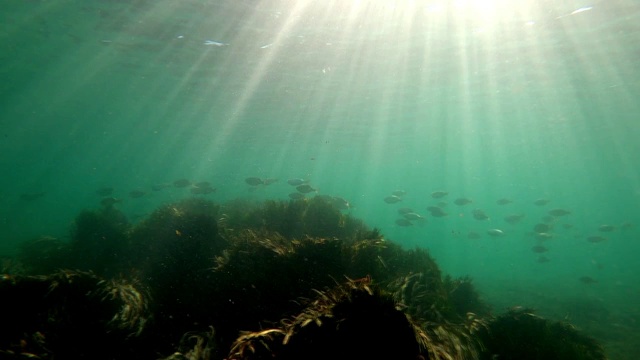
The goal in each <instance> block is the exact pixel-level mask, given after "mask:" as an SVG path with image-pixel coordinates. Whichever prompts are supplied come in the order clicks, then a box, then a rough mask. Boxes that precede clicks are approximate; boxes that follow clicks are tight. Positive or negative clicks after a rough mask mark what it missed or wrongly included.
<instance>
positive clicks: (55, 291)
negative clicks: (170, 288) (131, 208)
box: [0, 270, 151, 359]
mask: <svg viewBox="0 0 640 360" xmlns="http://www.w3.org/2000/svg"><path fill="white" fill-rule="evenodd" d="M0 299H2V304H3V306H2V307H1V308H0V324H2V326H0V358H2V359H27V358H30V359H54V358H56V359H58V358H61V359H78V358H87V359H113V358H126V357H127V355H128V352H127V351H124V352H123V350H125V349H132V348H133V349H135V348H138V347H139V344H138V343H137V342H136V338H137V337H138V336H139V335H141V334H142V332H143V331H144V330H145V327H146V325H147V323H148V320H149V318H150V316H151V313H150V312H149V309H148V306H147V304H148V302H149V296H148V294H147V293H146V292H145V291H144V289H143V288H141V287H140V286H139V285H138V284H135V283H132V282H130V281H127V280H124V279H118V280H104V279H101V278H100V277H98V276H96V275H94V274H92V273H89V272H79V271H70V270H64V271H58V272H56V273H53V274H50V275H48V276H43V275H40V276H11V275H4V276H2V277H0ZM114 344H117V345H116V346H114Z"/></svg>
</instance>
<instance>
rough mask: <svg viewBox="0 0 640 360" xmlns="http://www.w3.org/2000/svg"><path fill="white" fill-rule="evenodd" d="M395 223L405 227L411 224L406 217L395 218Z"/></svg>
mask: <svg viewBox="0 0 640 360" xmlns="http://www.w3.org/2000/svg"><path fill="white" fill-rule="evenodd" d="M396 225H398V226H402V227H407V226H412V225H413V224H412V223H411V221H409V220H407V219H397V220H396Z"/></svg>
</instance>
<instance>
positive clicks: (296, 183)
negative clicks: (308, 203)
mask: <svg viewBox="0 0 640 360" xmlns="http://www.w3.org/2000/svg"><path fill="white" fill-rule="evenodd" d="M308 182H309V180H304V179H289V180H287V184H289V185H291V186H300V185H302V184H306V183H308Z"/></svg>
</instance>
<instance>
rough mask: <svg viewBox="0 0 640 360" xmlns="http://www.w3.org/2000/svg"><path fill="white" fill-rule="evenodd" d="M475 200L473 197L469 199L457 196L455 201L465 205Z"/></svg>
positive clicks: (457, 203)
mask: <svg viewBox="0 0 640 360" xmlns="http://www.w3.org/2000/svg"><path fill="white" fill-rule="evenodd" d="M472 202H473V200H471V199H467V198H457V199H455V200H454V201H453V203H454V204H456V205H459V206H464V205H467V204H471V203H472Z"/></svg>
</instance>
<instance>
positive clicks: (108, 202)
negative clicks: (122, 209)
mask: <svg viewBox="0 0 640 360" xmlns="http://www.w3.org/2000/svg"><path fill="white" fill-rule="evenodd" d="M121 202H122V200H120V199H116V198H114V197H106V198H104V199H102V200H100V205H102V206H104V207H111V206H113V205H115V204H118V203H121Z"/></svg>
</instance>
